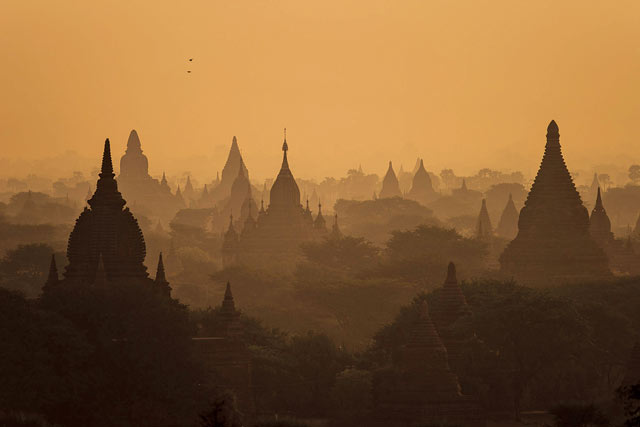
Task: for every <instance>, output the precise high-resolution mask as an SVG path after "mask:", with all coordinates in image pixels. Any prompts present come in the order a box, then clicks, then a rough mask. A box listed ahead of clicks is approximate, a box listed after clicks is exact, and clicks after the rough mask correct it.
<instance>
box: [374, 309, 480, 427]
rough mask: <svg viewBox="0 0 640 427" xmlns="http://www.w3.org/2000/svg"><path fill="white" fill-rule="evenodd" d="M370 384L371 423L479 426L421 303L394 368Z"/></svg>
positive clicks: (474, 407) (475, 411)
mask: <svg viewBox="0 0 640 427" xmlns="http://www.w3.org/2000/svg"><path fill="white" fill-rule="evenodd" d="M375 383H376V389H375V390H374V398H375V400H376V402H375V405H376V410H377V416H376V422H377V423H378V424H375V425H385V426H400V425H402V426H405V425H460V426H482V425H484V419H483V416H482V413H481V410H480V407H479V405H478V404H477V403H476V402H475V401H474V400H473V399H472V398H470V397H469V396H464V395H462V393H461V391H460V384H459V382H458V378H457V376H456V375H455V374H454V373H453V372H452V371H451V369H450V367H449V361H448V355H447V349H446V348H445V346H444V344H443V343H442V340H441V339H440V336H439V334H438V331H437V329H436V326H435V325H434V323H433V321H432V320H431V317H430V316H429V308H428V306H427V302H426V300H423V301H422V302H421V304H420V306H419V315H418V318H417V319H416V320H415V321H414V323H413V325H412V327H411V329H410V330H409V335H408V340H407V343H406V345H405V347H404V349H403V352H402V357H401V360H400V362H399V363H398V366H397V370H395V371H392V372H391V373H389V374H386V375H383V376H380V377H379V378H378V379H377V380H376V382H375Z"/></svg>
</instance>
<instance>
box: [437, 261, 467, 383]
mask: <svg viewBox="0 0 640 427" xmlns="http://www.w3.org/2000/svg"><path fill="white" fill-rule="evenodd" d="M432 312H433V314H432V317H433V322H434V324H435V325H436V329H437V330H438V334H439V335H440V337H441V338H442V342H443V343H444V345H445V346H446V347H447V350H448V353H449V363H450V365H451V368H452V369H453V371H454V372H456V373H459V372H461V370H462V369H463V366H464V345H465V342H466V341H467V339H468V338H469V337H464V336H460V335H459V334H458V333H456V330H455V328H454V325H455V324H456V322H458V321H459V320H460V319H462V318H464V317H466V316H469V315H470V314H471V309H470V308H469V304H467V299H466V298H465V296H464V293H462V288H460V285H459V284H458V278H457V275H456V266H455V264H454V263H453V262H450V263H449V266H448V268H447V278H446V279H445V281H444V285H443V286H442V287H441V288H439V289H438V290H437V292H436V303H435V304H434V307H433V310H432Z"/></svg>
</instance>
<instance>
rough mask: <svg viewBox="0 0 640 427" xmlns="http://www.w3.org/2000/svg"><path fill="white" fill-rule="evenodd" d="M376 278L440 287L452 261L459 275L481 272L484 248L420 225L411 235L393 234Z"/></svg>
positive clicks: (455, 234) (454, 233) (447, 231)
mask: <svg viewBox="0 0 640 427" xmlns="http://www.w3.org/2000/svg"><path fill="white" fill-rule="evenodd" d="M384 255H385V258H384V261H383V262H382V265H381V267H380V268H379V270H377V271H376V274H380V275H383V276H384V277H395V278H402V279H406V280H410V281H413V282H422V283H427V284H435V283H438V284H439V283H441V281H442V280H443V276H444V272H446V271H447V264H448V263H449V262H451V261H453V262H454V263H455V264H456V265H458V266H459V271H460V272H461V275H462V276H464V275H468V276H470V275H473V274H476V273H479V272H481V271H482V270H484V259H485V257H486V255H487V248H486V244H484V243H482V242H480V241H478V240H476V239H468V238H465V237H462V236H461V235H460V234H458V232H457V231H456V230H454V229H447V228H441V227H435V226H426V225H421V226H418V227H416V228H415V229H413V230H411V231H394V232H393V233H392V237H391V239H389V241H388V242H387V245H386V249H385V251H384Z"/></svg>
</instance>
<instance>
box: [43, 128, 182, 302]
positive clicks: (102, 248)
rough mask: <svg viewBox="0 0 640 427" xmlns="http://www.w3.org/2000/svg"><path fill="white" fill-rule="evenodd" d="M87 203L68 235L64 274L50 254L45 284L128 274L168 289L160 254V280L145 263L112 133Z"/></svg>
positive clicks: (127, 277) (93, 280) (128, 278)
mask: <svg viewBox="0 0 640 427" xmlns="http://www.w3.org/2000/svg"><path fill="white" fill-rule="evenodd" d="M87 203H88V205H89V206H88V207H85V208H84V211H83V212H82V213H81V214H80V216H79V217H78V219H77V220H76V224H75V226H74V228H73V231H71V234H70V235H69V243H68V246H67V258H68V261H69V264H68V265H67V268H66V270H65V272H64V277H63V278H62V279H59V277H58V273H57V267H56V264H55V259H54V258H52V260H51V268H50V274H49V278H48V280H47V282H46V285H45V286H47V287H51V286H64V284H65V283H66V282H71V281H73V282H78V283H85V284H87V285H90V284H92V283H96V282H100V284H105V283H107V282H110V281H116V280H118V281H123V280H124V281H129V282H131V283H142V284H147V285H149V286H155V287H157V288H158V289H159V290H161V291H162V292H164V293H169V292H170V287H169V283H168V282H167V281H166V278H165V275H164V265H163V262H162V255H160V258H159V260H158V269H157V275H156V280H152V279H150V278H149V274H148V272H147V267H146V266H145V265H144V259H145V255H146V246H145V241H144V237H143V235H142V231H141V230H140V227H139V226H138V221H137V220H136V218H135V217H134V216H133V214H132V213H131V211H130V210H129V208H128V207H125V205H126V202H125V200H124V199H123V197H122V195H121V194H120V192H119V191H118V183H117V182H116V180H115V174H114V173H113V164H112V161H111V147H110V143H109V139H107V140H106V141H105V143H104V153H103V156H102V167H101V171H100V174H99V179H98V182H97V184H96V191H95V193H94V194H93V196H92V197H91V198H90V199H89V200H88V201H87Z"/></svg>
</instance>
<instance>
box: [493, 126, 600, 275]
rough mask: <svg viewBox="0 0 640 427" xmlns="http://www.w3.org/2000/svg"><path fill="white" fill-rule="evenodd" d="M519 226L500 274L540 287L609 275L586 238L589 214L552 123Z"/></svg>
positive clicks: (503, 259) (596, 251)
mask: <svg viewBox="0 0 640 427" xmlns="http://www.w3.org/2000/svg"><path fill="white" fill-rule="evenodd" d="M518 226H519V230H518V235H517V236H516V238H515V239H514V240H513V241H511V242H510V243H509V245H508V246H507V248H506V249H505V251H504V252H503V254H502V255H501V257H500V264H501V267H502V270H503V271H504V272H505V273H508V274H512V275H513V276H515V278H516V279H519V280H521V281H524V282H528V283H539V284H540V285H545V284H548V283H549V282H551V283H556V282H562V281H573V280H579V279H593V278H597V277H604V276H608V275H610V271H609V267H608V262H607V258H606V255H605V254H604V252H603V250H602V249H601V248H600V247H599V246H598V245H597V244H596V242H595V241H594V240H593V239H592V238H591V235H590V234H589V213H588V212H587V209H586V208H585V207H584V206H583V204H582V200H581V199H580V195H579V194H578V191H577V190H576V187H575V185H574V183H573V180H572V178H571V175H570V174H569V171H568V169H567V166H566V165H565V162H564V158H563V157H562V150H561V148H560V133H559V131H558V126H557V125H556V122H554V121H551V123H550V124H549V127H548V128H547V144H546V146H545V152H544V156H543V158H542V163H541V164H540V169H539V170H538V174H537V176H536V178H535V180H534V182H533V185H532V187H531V190H530V191H529V195H528V197H527V201H526V202H525V205H524V207H523V208H522V210H521V211H520V218H519V223H518Z"/></svg>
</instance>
